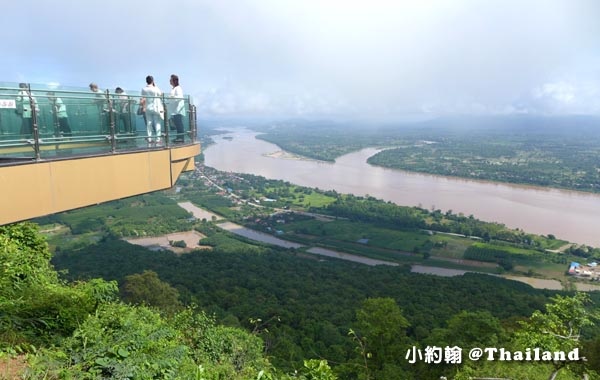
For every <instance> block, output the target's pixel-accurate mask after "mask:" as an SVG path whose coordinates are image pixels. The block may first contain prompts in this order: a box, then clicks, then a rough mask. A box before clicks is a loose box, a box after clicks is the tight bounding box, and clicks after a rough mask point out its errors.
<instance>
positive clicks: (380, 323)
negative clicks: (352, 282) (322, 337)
mask: <svg viewBox="0 0 600 380" xmlns="http://www.w3.org/2000/svg"><path fill="white" fill-rule="evenodd" d="M356 320H357V324H356V326H357V330H358V333H355V332H354V331H353V330H351V332H350V334H351V335H354V338H355V340H356V341H357V343H358V345H359V351H360V353H361V356H362V361H363V363H364V367H365V368H364V374H363V375H364V376H365V378H366V379H388V378H394V377H397V378H402V376H401V374H402V369H401V368H400V361H401V359H402V358H403V356H402V355H403V354H404V352H403V351H405V348H406V345H405V343H406V328H407V327H408V326H409V325H410V324H409V323H408V320H407V319H406V318H405V317H404V315H402V310H401V309H400V307H399V306H398V304H397V303H396V301H395V300H394V299H392V298H367V299H366V300H365V301H364V302H363V303H362V307H361V308H360V309H358V311H357V312H356ZM390 376H391V377H390ZM398 376H400V377H398Z"/></svg>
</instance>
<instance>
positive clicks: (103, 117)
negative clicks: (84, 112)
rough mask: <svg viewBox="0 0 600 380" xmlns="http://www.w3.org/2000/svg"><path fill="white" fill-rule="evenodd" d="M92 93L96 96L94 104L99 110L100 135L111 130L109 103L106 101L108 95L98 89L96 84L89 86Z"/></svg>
mask: <svg viewBox="0 0 600 380" xmlns="http://www.w3.org/2000/svg"><path fill="white" fill-rule="evenodd" d="M89 87H90V91H91V92H92V93H93V94H94V100H93V102H94V104H96V108H97V109H98V122H99V123H100V126H99V129H98V133H100V134H103V133H106V132H108V130H109V126H108V124H109V116H108V103H107V101H106V94H105V93H104V92H103V91H102V90H100V88H98V85H97V84H96V83H94V82H92V83H90V85H89Z"/></svg>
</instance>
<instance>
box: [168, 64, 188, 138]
mask: <svg viewBox="0 0 600 380" xmlns="http://www.w3.org/2000/svg"><path fill="white" fill-rule="evenodd" d="M169 82H170V83H171V87H172V89H171V94H170V96H169V103H168V108H169V117H171V118H172V119H173V124H175V129H176V130H177V137H176V138H175V140H173V142H174V143H182V142H183V139H184V135H185V132H184V129H183V117H184V116H185V102H184V98H183V89H182V88H181V86H180V85H179V77H178V76H177V75H175V74H172V75H171V79H170V80H169Z"/></svg>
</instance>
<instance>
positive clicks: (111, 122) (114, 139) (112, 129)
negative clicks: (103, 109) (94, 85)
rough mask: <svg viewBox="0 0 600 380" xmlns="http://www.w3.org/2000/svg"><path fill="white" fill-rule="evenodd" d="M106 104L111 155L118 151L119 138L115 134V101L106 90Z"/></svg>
mask: <svg viewBox="0 0 600 380" xmlns="http://www.w3.org/2000/svg"><path fill="white" fill-rule="evenodd" d="M106 103H107V104H108V120H109V129H110V150H111V153H115V152H116V151H117V137H116V133H115V112H114V109H113V101H112V99H111V98H110V93H109V91H108V90H106Z"/></svg>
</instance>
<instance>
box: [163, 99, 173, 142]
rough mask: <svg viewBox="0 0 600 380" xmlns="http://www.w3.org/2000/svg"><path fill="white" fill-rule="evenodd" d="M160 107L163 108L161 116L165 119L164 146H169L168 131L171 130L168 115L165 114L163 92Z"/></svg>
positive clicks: (165, 105)
mask: <svg viewBox="0 0 600 380" xmlns="http://www.w3.org/2000/svg"><path fill="white" fill-rule="evenodd" d="M162 106H163V115H164V116H165V119H164V120H163V125H164V127H165V140H166V141H165V146H167V147H168V146H169V144H170V141H169V129H171V126H170V125H169V115H168V114H167V103H166V102H165V93H164V92H163V94H162Z"/></svg>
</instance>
